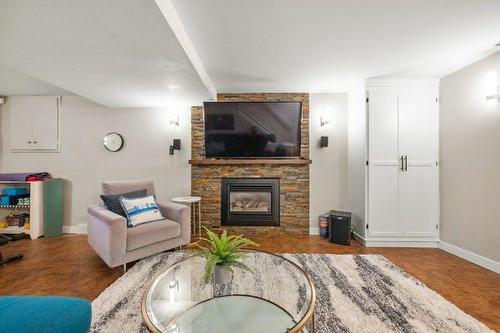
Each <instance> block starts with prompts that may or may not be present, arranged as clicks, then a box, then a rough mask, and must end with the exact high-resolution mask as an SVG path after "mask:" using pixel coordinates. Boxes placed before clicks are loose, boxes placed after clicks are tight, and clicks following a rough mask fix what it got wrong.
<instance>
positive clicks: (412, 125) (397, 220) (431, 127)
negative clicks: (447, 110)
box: [364, 80, 439, 247]
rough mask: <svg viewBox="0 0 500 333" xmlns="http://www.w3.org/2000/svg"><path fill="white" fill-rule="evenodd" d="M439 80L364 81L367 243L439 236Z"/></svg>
mask: <svg viewBox="0 0 500 333" xmlns="http://www.w3.org/2000/svg"><path fill="white" fill-rule="evenodd" d="M438 94H439V81H438V80H368V81H367V140H368V142H367V181H366V187H367V189H366V195H367V197H366V218H365V228H366V230H365V237H364V238H365V243H366V244H367V246H419V247H421V246H429V247H435V246H436V245H437V242H438V239H439V230H438V229H439V161H438V156H439V152H438V147H439V146H438V139H439V132H438V130H439V124H438V122H439V104H438V98H439V97H438Z"/></svg>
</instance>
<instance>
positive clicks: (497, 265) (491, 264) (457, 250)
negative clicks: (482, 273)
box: [438, 241, 500, 274]
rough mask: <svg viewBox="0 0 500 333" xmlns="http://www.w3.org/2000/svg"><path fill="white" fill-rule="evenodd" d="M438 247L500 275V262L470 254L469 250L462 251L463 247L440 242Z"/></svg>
mask: <svg viewBox="0 0 500 333" xmlns="http://www.w3.org/2000/svg"><path fill="white" fill-rule="evenodd" d="M438 247H439V248H440V249H441V250H443V251H446V252H449V253H451V254H454V255H456V256H457V257H460V258H462V259H465V260H467V261H470V262H472V263H474V264H476V265H479V266H481V267H484V268H487V269H489V270H491V271H493V272H495V273H499V274H500V262H496V261H494V260H491V259H488V258H486V257H483V256H480V255H479V254H476V253H474V252H470V251H468V250H465V249H462V248H461V247H458V246H456V245H453V244H450V243H446V242H443V241H440V242H439V245H438Z"/></svg>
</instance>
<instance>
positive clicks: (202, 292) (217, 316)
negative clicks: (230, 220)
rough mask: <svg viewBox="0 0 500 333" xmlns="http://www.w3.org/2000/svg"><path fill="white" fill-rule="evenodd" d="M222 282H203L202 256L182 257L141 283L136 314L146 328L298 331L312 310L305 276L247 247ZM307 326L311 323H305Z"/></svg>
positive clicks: (181, 332) (165, 332) (166, 331)
mask: <svg viewBox="0 0 500 333" xmlns="http://www.w3.org/2000/svg"><path fill="white" fill-rule="evenodd" d="M243 262H244V263H245V264H246V265H247V266H248V267H250V269H251V271H245V270H241V269H239V268H235V269H234V272H233V274H232V279H231V281H230V282H229V283H228V284H226V285H215V284H213V283H208V284H206V283H205V282H204V281H203V273H204V269H205V259H203V258H199V257H193V256H190V257H187V258H186V259H183V260H181V261H179V262H177V263H175V264H173V265H171V266H170V267H168V268H167V269H166V270H165V271H163V272H162V273H160V274H159V275H158V276H156V277H155V278H154V279H153V280H152V281H151V282H150V283H149V285H148V286H147V288H146V291H145V293H144V296H143V301H142V314H143V317H144V320H145V322H146V324H147V325H148V327H149V329H150V330H151V331H152V332H161V333H187V332H189V333H192V332H197V333H216V332H217V333H226V332H242V333H246V332H269V333H273V332H276V333H278V332H279V333H282V332H301V331H307V332H310V331H312V328H311V329H310V330H309V329H306V324H307V323H308V322H309V321H311V324H312V320H313V318H312V316H313V312H314V303H315V299H316V293H315V290H314V286H313V284H312V282H311V280H310V278H309V276H308V275H307V274H306V273H305V272H304V271H303V270H302V269H301V268H300V267H299V266H297V265H296V264H295V263H293V262H292V261H290V260H288V259H286V258H284V257H282V256H280V255H276V254H272V253H267V252H261V251H248V255H247V257H246V258H244V259H243ZM311 326H312V325H311Z"/></svg>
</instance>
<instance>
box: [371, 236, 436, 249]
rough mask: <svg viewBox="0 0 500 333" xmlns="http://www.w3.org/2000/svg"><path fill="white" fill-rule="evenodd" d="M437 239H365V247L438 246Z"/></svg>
mask: <svg viewBox="0 0 500 333" xmlns="http://www.w3.org/2000/svg"><path fill="white" fill-rule="evenodd" d="M438 243H439V241H438V240H411V239H410V240H408V239H380V238H377V239H365V246H366V247H425V248H436V247H438Z"/></svg>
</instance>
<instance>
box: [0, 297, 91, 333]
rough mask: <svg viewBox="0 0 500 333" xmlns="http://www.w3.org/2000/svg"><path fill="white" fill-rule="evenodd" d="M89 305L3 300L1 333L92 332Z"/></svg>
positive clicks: (66, 301)
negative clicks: (90, 329)
mask: <svg viewBox="0 0 500 333" xmlns="http://www.w3.org/2000/svg"><path fill="white" fill-rule="evenodd" d="M91 317H92V307H91V305H90V303H89V301H87V300H84V299H79V298H70V297H52V296H3V297H0V323H1V324H0V331H1V332H2V333H11V332H12V333H13V332H22V333H31V332H33V333H48V332H51V333H55V332H57V333H85V332H88V330H89V328H90V321H91Z"/></svg>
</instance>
